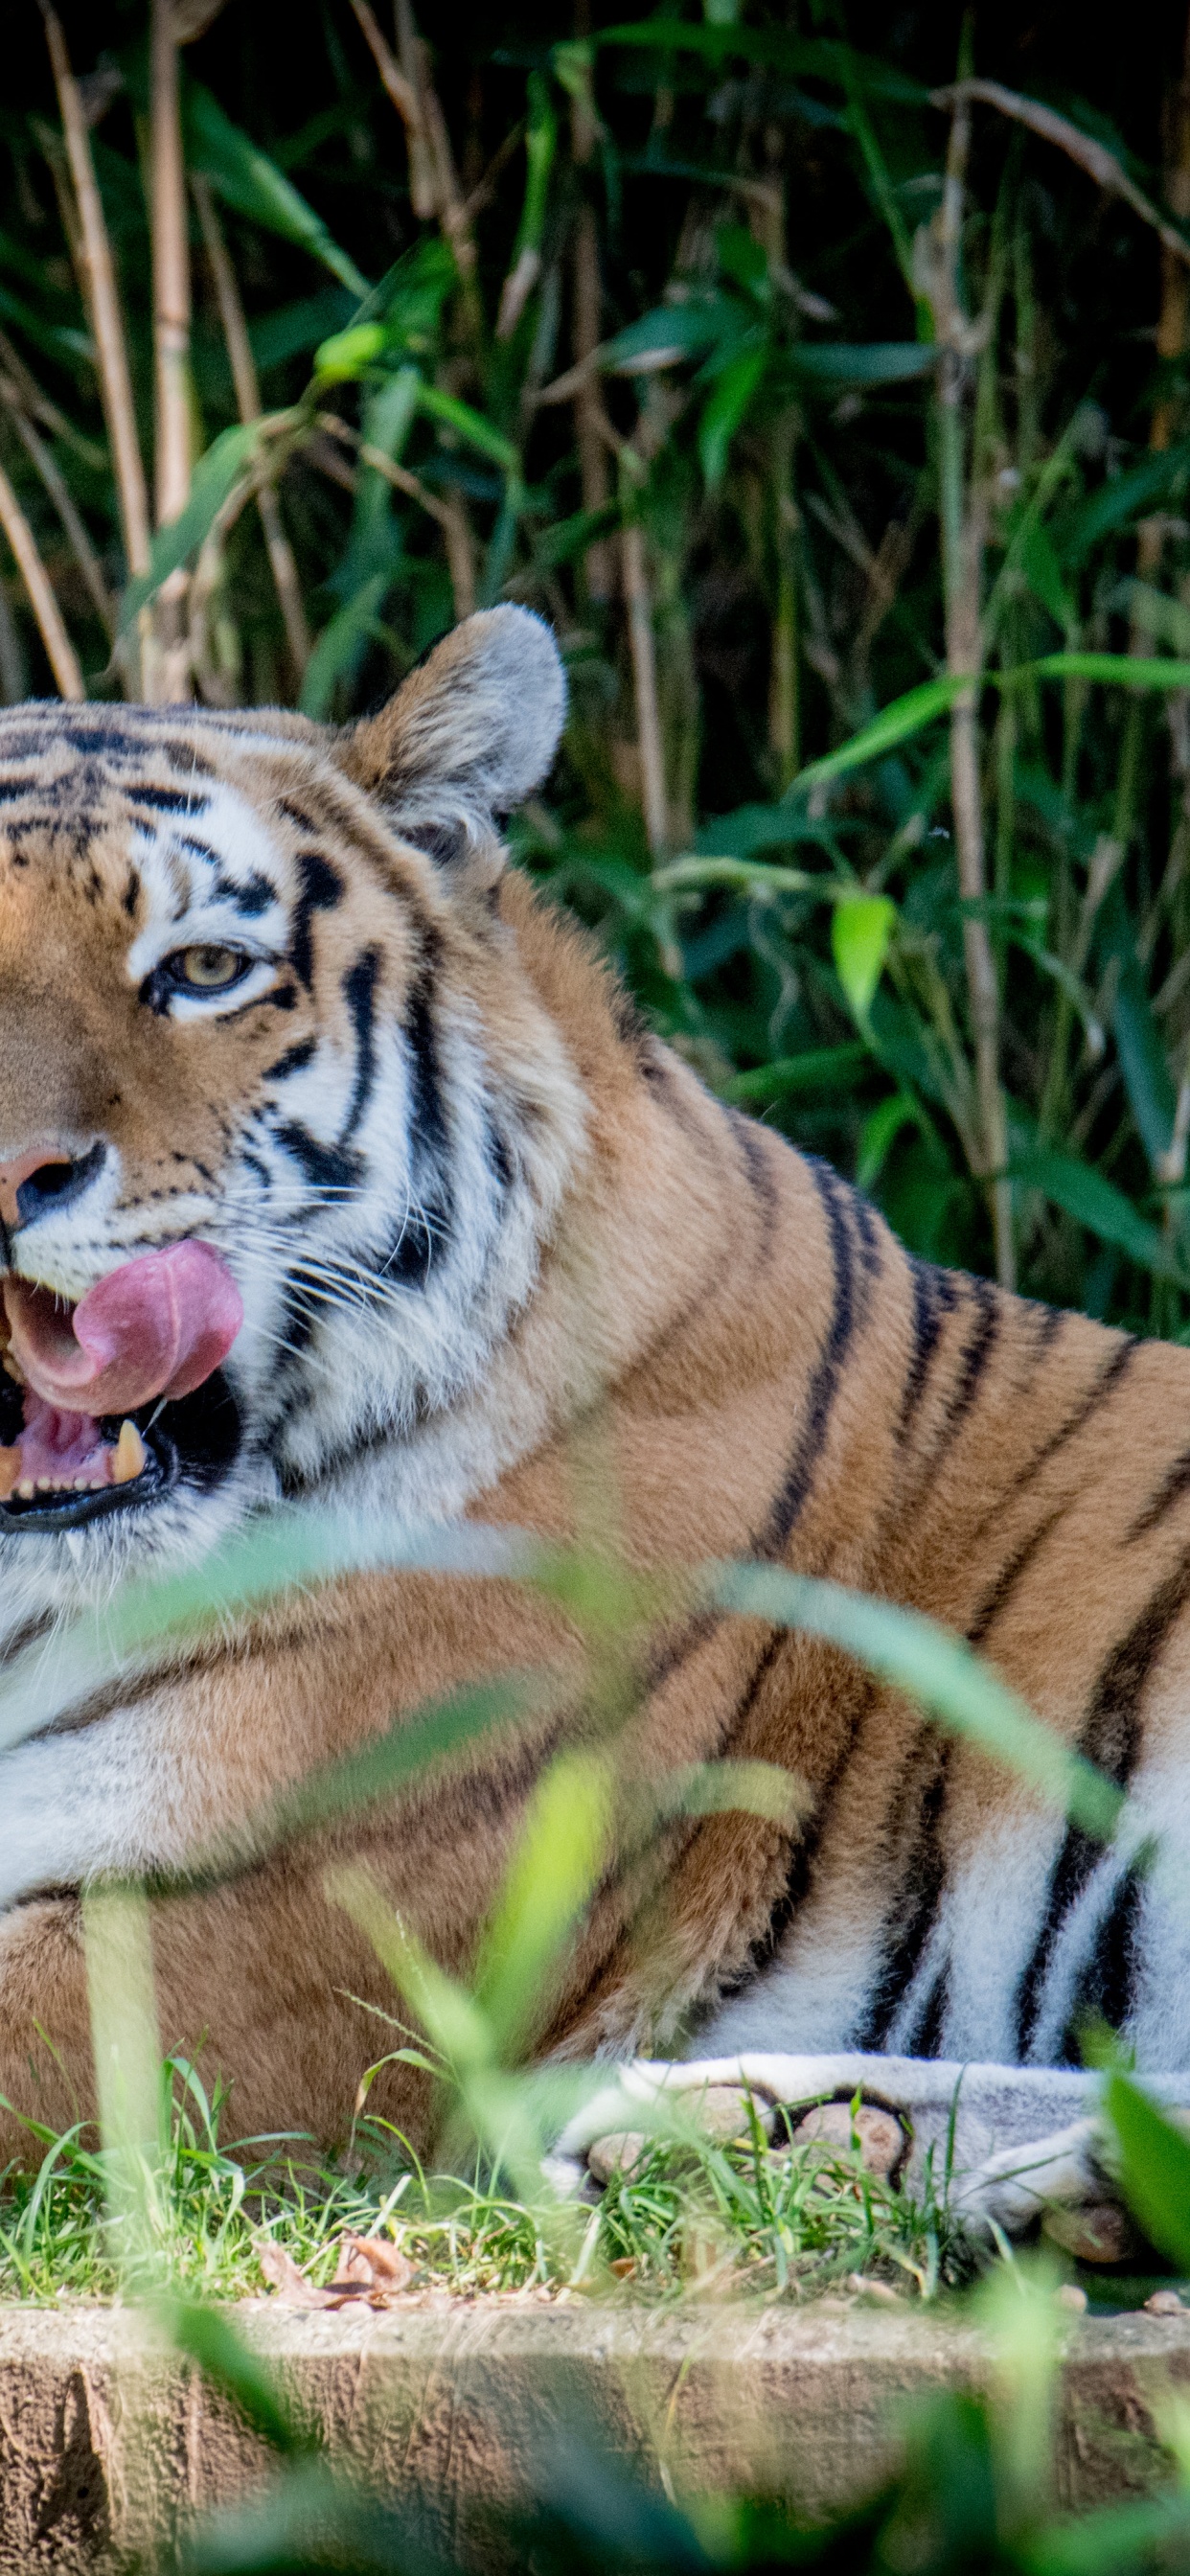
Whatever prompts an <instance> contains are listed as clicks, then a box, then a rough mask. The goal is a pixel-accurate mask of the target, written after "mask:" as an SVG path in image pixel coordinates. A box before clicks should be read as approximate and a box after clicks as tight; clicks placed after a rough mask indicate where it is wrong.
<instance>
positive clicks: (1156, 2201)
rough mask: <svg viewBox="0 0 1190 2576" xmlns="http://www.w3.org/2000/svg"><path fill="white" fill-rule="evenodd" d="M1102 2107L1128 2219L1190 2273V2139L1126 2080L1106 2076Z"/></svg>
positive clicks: (1123, 2076)
mask: <svg viewBox="0 0 1190 2576" xmlns="http://www.w3.org/2000/svg"><path fill="white" fill-rule="evenodd" d="M1104 2107H1105V2109H1106V2111H1107V2116H1108V2118H1109V2120H1110V2121H1111V2124H1112V2127H1113V2129H1114V2130H1115V2133H1116V2140H1117V2144H1118V2147H1119V2159H1120V2163H1119V2171H1120V2183H1121V2187H1122V2189H1123V2193H1124V2198H1125V2200H1126V2201H1127V2203H1128V2206H1129V2208H1130V2210H1131V2211H1132V2214H1133V2217H1134V2218H1137V2219H1139V2221H1140V2224H1141V2226H1142V2227H1143V2229H1144V2231H1145V2234H1146V2236H1147V2237H1148V2238H1149V2240H1150V2242H1151V2243H1152V2244H1154V2245H1155V2246H1156V2247H1157V2249H1158V2251H1159V2252H1160V2253H1162V2254H1164V2255H1165V2256H1166V2257H1167V2259H1168V2260H1169V2261H1170V2262H1171V2263H1176V2264H1177V2265H1178V2268H1179V2270H1180V2271H1182V2272H1190V2138H1187V2137H1186V2136H1185V2135H1184V2134H1183V2132H1182V2130H1181V2129H1180V2128H1175V2127H1174V2124H1173V2122H1172V2121H1171V2120H1167V2119H1166V2118H1165V2116H1164V2114H1163V2113H1162V2112H1161V2111H1159V2110H1158V2108H1157V2105H1156V2103H1155V2102H1151V2101H1150V2099H1149V2096H1148V2094H1147V2093H1142V2092H1141V2089H1140V2086H1139V2085H1138V2084H1133V2083H1132V2082H1131V2081H1130V2079H1129V2077H1128V2076H1127V2075H1111V2076H1109V2077H1108V2081H1107V2086H1106V2091H1105V2095H1104Z"/></svg>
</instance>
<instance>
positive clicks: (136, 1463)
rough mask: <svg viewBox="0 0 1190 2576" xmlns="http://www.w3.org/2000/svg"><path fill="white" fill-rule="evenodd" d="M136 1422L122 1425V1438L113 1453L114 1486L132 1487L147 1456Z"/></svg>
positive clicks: (129, 1420)
mask: <svg viewBox="0 0 1190 2576" xmlns="http://www.w3.org/2000/svg"><path fill="white" fill-rule="evenodd" d="M147 1454H148V1453H147V1451H146V1448H145V1444H144V1441H143V1440H142V1439H141V1436H140V1433H139V1431H138V1430H137V1427H136V1424H135V1422H133V1421H132V1420H131V1418H129V1419H127V1420H126V1421H124V1422H122V1423H121V1424H120V1437H119V1439H118V1440H117V1442H116V1445H115V1448H114V1450H113V1451H112V1483H113V1485H130V1484H131V1483H132V1480H133V1478H134V1476H139V1474H140V1472H141V1469H142V1467H143V1466H144V1463H145V1459H146V1456H147Z"/></svg>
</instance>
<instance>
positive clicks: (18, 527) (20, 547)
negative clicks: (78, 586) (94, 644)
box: [0, 465, 87, 698]
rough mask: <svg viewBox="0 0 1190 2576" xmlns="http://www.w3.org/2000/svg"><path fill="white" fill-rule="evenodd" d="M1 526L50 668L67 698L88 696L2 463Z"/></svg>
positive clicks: (0, 489) (38, 556)
mask: <svg viewBox="0 0 1190 2576" xmlns="http://www.w3.org/2000/svg"><path fill="white" fill-rule="evenodd" d="M0 527H2V528H3V530H4V534H5V536H6V537H7V539H8V542H9V545H10V546H11V547H12V551H13V554H14V555H15V557H16V562H17V570H18V572H19V573H20V576H21V579H22V581H23V582H24V585H25V588H26V590H27V592H28V594H29V605H30V607H31V609H32V611H33V614H34V616H35V618H36V619H37V623H38V626H39V628H40V630H41V640H42V643H43V644H44V646H45V649H46V652H47V654H48V655H49V661H50V669H51V670H52V672H53V674H54V678H55V679H56V681H57V683H58V689H59V693H60V695H61V696H62V697H64V698H85V697H86V694H87V692H86V690H85V688H84V686H83V675H82V672H81V670H80V669H79V665H78V657H77V655H76V653H75V649H74V646H73V644H72V643H71V641H70V637H69V635H68V634H67V632H66V628H65V626H64V625H63V623H62V614H61V610H60V609H59V607H58V602H57V600H56V599H55V597H54V594H53V591H52V590H51V588H50V578H49V574H48V573H47V571H46V568H45V565H44V564H43V562H42V560H41V556H40V555H39V554H38V551H37V541H36V538H35V537H34V534H33V530H32V528H31V527H30V525H29V522H28V520H27V518H26V517H25V513H24V511H23V510H22V508H21V505H20V502H19V501H18V499H17V496H16V493H15V492H14V491H13V488H12V485H11V483H10V482H9V479H8V476H7V474H6V473H5V471H4V468H3V466H2V465H0Z"/></svg>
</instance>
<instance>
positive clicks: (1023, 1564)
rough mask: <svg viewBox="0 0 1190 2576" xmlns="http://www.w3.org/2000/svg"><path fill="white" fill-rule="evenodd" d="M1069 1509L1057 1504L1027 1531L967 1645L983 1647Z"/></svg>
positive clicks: (970, 1630) (998, 1578)
mask: <svg viewBox="0 0 1190 2576" xmlns="http://www.w3.org/2000/svg"><path fill="white" fill-rule="evenodd" d="M1068 1509H1069V1505H1068V1503H1065V1502H1061V1503H1058V1504H1057V1505H1056V1506H1055V1508H1054V1510H1053V1511H1052V1512H1050V1513H1049V1515H1048V1517H1047V1518H1046V1519H1045V1520H1041V1521H1038V1523H1037V1526H1036V1528H1035V1529H1031V1530H1030V1532H1029V1535H1028V1537H1027V1538H1025V1539H1022V1540H1021V1544H1020V1546H1019V1547H1018V1549H1017V1551H1016V1554H1015V1556H1010V1557H1009V1558H1008V1560H1007V1563H1006V1564H1005V1565H1003V1566H1002V1567H1001V1570H1000V1572H999V1574H998V1575H997V1576H996V1580H995V1582H994V1583H993V1584H992V1586H991V1589H990V1591H988V1592H985V1594H984V1597H983V1600H982V1601H981V1602H980V1605H979V1608H978V1610H977V1611H976V1613H975V1616H974V1618H973V1620H972V1622H971V1625H970V1627H969V1628H968V1630H967V1643H968V1645H969V1646H982V1644H983V1642H984V1639H985V1638H986V1636H987V1634H988V1631H989V1629H990V1628H991V1627H992V1625H993V1623H994V1621H995V1620H997V1619H998V1618H999V1616H1000V1613H1001V1611H1002V1610H1003V1609H1005V1608H1006V1606H1007V1604H1008V1602H1009V1601H1010V1600H1011V1598H1012V1595H1013V1593H1014V1592H1015V1590H1016V1587H1017V1585H1018V1583H1019V1582H1020V1581H1021V1579H1022V1577H1023V1576H1024V1575H1025V1574H1027V1573H1028V1570H1029V1567H1030V1566H1031V1565H1032V1563H1033V1559H1034V1557H1035V1556H1036V1555H1037V1554H1038V1551H1039V1550H1040V1549H1041V1548H1042V1547H1044V1545H1045V1542H1046V1540H1047V1538H1048V1537H1049V1534H1050V1531H1051V1530H1052V1529H1055V1528H1056V1527H1057V1524H1058V1522H1059V1521H1060V1520H1061V1519H1062V1518H1063V1517H1064V1515H1065V1513H1066V1511H1067V1510H1068Z"/></svg>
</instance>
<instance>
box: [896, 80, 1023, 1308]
mask: <svg viewBox="0 0 1190 2576" xmlns="http://www.w3.org/2000/svg"><path fill="white" fill-rule="evenodd" d="M973 86H974V85H973V84H972V83H970V82H959V83H958V84H957V85H956V87H955V89H954V90H953V92H952V93H951V97H952V100H953V114H952V117H951V127H950V142H949V145H948V149H947V156H946V177H945V181H944V185H943V192H942V203H941V205H940V206H939V209H938V212H937V214H936V215H935V217H934V220H933V222H932V224H931V225H930V226H929V228H928V230H926V231H923V232H922V233H919V235H918V244H917V255H916V270H917V275H916V282H917V284H918V288H919V292H920V293H922V294H923V295H924V296H925V298H926V300H927V302H928V303H929V304H930V306H931V309H932V311H933V316H934V331H935V336H936V338H937V341H938V345H939V348H940V349H941V351H942V364H941V366H940V368H939V370H938V407H939V424H938V426H939V440H938V448H939V482H940V503H941V508H940V516H941V521H942V562H943V579H944V585H945V592H946V667H947V671H948V673H949V674H950V676H951V677H952V678H953V679H962V680H968V681H969V682H970V685H969V687H966V688H964V689H963V690H962V691H961V693H960V694H959V696H957V697H956V699H955V701H954V704H953V706H952V708H951V717H950V792H951V807H952V811H953V815H954V833H955V857H956V861H957V865H958V878H959V892H960V895H961V897H962V900H963V907H964V910H963V962H964V965H965V968H966V976H967V997H968V1005H969V1008H970V1013H971V1032H972V1037H973V1040H974V1046H975V1098H976V1107H977V1113H978V1120H979V1139H978V1145H979V1169H980V1176H981V1177H982V1178H983V1179H984V1180H985V1181H986V1183H987V1185H988V1195H989V1200H990V1205H991V1214H992V1231H993V1234H994V1237H995V1247H996V1273H997V1277H998V1278H999V1280H1000V1283H1001V1285H1002V1286H1003V1287H1006V1288H1011V1287H1012V1286H1014V1285H1015V1267H1016V1265H1015V1252H1014V1246H1013V1235H1012V1187H1011V1183H1010V1182H1009V1180H1008V1178H1007V1168H1006V1167H1007V1163H1008V1127H1007V1121H1006V1118H1005V1112H1004V1095H1003V1092H1002V1090H1001V1087H1000V990H999V983H998V979H997V974H996V960H995V955H994V952H993V949H992V942H991V937H990V934H989V930H988V923H987V910H986V907H987V870H986V862H985V853H984V837H983V801H982V795H981V790H980V776H979V688H978V679H979V671H980V665H981V659H982V637H981V622H980V587H981V576H982V568H983V546H984V507H983V503H982V500H981V499H980V497H979V496H978V495H977V494H976V492H975V491H974V490H971V491H968V490H967V489H966V479H965V474H964V463H963V425H962V409H963V396H964V385H965V362H966V360H967V358H968V356H969V354H970V352H971V349H972V346H973V339H974V334H973V329H972V325H971V323H970V321H969V320H968V317H967V315H966V314H965V312H964V310H963V306H962V301H961V297H960V293H959V270H960V249H961V236H962V218H963V199H964V194H965V189H966V176H967V160H968V155H969V152H970V147H971V92H972V88H973Z"/></svg>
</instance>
